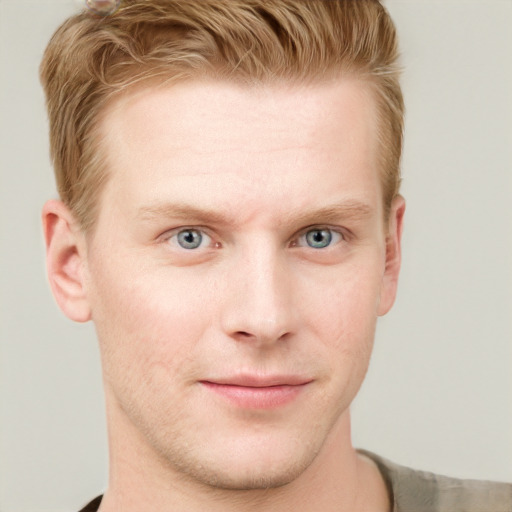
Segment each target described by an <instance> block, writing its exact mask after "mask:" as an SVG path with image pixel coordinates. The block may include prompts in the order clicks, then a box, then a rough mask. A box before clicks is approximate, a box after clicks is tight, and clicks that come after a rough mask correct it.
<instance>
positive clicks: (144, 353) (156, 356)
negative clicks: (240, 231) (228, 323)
mask: <svg viewBox="0 0 512 512" xmlns="http://www.w3.org/2000/svg"><path fill="white" fill-rule="evenodd" d="M169 274H172V272H165V273H164V272H150V271H148V270H147V269H146V271H137V270H136V269H133V268H131V269H128V268H122V267H121V266H119V265H118V266H116V267H115V268H112V267H111V268H110V269H109V268H105V267H104V268H103V269H102V270H101V271H99V272H97V273H96V275H95V279H94V287H93V288H94V291H93V307H92V310H93V320H94V323H95V325H96V329H97V332H98V338H99V341H100V347H101V351H102V357H103V359H104V361H103V363H104V367H105V370H106V371H108V372H109V373H112V372H115V373H117V374H118V373H119V372H122V373H124V374H125V375H126V374H128V373H129V374H131V375H132V376H133V374H134V373H141V374H143V375H145V376H146V377H145V378H147V377H148V376H149V375H152V374H153V373H154V371H155V370H157V369H158V368H160V369H161V370H162V369H164V371H166V372H167V373H169V372H171V371H172V372H173V373H175V372H177V371H178V372H179V371H180V369H181V368H182V367H183V364H182V363H183V362H184V361H185V360H189V359H191V358H193V356H194V354H193V351H194V348H195V347H196V345H197V341H198V340H199V339H200V338H201V337H202V336H203V335H204V332H205V330H206V329H208V325H209V324H210V322H209V320H210V318H211V316H212V315H213V314H214V313H213V311H212V310H211V309H212V307H213V305H214V302H213V301H212V300H208V297H207V294H208V291H207V290H205V289H201V288H198V287H197V286H193V283H192V284H191V283H190V281H189V280H187V279H177V278H175V276H172V275H169Z"/></svg>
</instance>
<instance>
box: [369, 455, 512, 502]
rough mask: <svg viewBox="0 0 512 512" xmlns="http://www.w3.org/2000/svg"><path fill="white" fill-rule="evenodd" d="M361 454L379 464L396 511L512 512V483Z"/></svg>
mask: <svg viewBox="0 0 512 512" xmlns="http://www.w3.org/2000/svg"><path fill="white" fill-rule="evenodd" d="M360 453H361V454H362V455H365V456H367V457H368V458H370V459H372V460H373V461H374V462H375V464H377V467H378V468H379V470H380V472H381V474H382V476H383V478H384V480H385V481H386V484H387V486H388V489H389V492H390V495H391V496H392V499H393V502H394V510H393V512H512V484H508V483H501V482H489V481H481V480H463V479H459V478H451V477H447V476H442V475H437V474H435V473H429V472H427V471H418V470H414V469H410V468H407V467H404V466H400V465H399V464H395V463H393V462H391V461H389V460H387V459H385V458H383V457H379V456H378V455H375V454H374V453H371V452H367V451H364V450H360Z"/></svg>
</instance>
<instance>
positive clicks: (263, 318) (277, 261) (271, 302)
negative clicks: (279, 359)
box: [224, 242, 294, 343]
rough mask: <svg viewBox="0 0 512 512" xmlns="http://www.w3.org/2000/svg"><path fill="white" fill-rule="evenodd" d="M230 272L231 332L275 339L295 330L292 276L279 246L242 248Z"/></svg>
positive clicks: (228, 321) (262, 340)
mask: <svg viewBox="0 0 512 512" xmlns="http://www.w3.org/2000/svg"><path fill="white" fill-rule="evenodd" d="M229 274H230V288H231V289H230V296H231V298H232V300H230V301H228V304H227V311H225V326H224V328H225V329H226V331H228V333H229V334H230V335H231V336H235V337H237V338H243V339H252V340H254V341H258V342H260V343H271V342H273V341H277V340H279V339H281V338H283V336H285V335H286V334H290V333H291V332H292V331H293V329H294V325H293V321H294V311H293V304H292V290H291V279H290V277H291V276H290V275H289V269H288V268H287V265H286V259H285V257H284V255H283V254H282V253H280V251H279V250H278V249H277V248H276V247H274V246H273V245H272V244H271V243H268V242H267V243H259V244H258V245H257V247H254V245H251V246H250V247H247V248H245V249H244V250H241V251H240V254H239V255H238V258H237V262H236V265H235V268H232V269H231V270H230V272H229Z"/></svg>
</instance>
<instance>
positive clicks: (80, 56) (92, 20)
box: [40, 0, 404, 230]
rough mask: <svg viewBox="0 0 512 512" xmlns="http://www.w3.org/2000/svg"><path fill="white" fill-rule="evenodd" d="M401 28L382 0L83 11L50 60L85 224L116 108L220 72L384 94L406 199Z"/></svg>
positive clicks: (387, 147) (73, 202)
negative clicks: (137, 90) (113, 104)
mask: <svg viewBox="0 0 512 512" xmlns="http://www.w3.org/2000/svg"><path fill="white" fill-rule="evenodd" d="M397 57H398V48H397V38H396V32H395V28H394V25H393V22H392V21H391V19H390V17H389V15H388V13H387V12H386V10H385V8H384V7H383V6H382V5H381V4H380V2H379V1H378V0H124V1H122V3H121V6H120V8H119V9H118V10H117V11H116V12H114V13H113V14H111V15H108V16H104V17H98V16H97V15H95V14H94V13H93V12H91V11H89V12H88V11H87V10H85V11H83V12H82V13H80V14H77V15H76V16H73V17H71V18H69V19H68V20H67V21H65V22H64V23H63V24H62V25H61V27H59V29H58V30H57V31H56V32H55V34H54V35H53V37H52V39H51V41H50V43H49V44H48V47H47V49H46V52H45V54H44V58H43V61H42V64H41V70H40V72H41V82H42V84H43V87H44V90H45V93H46V99H47V108H48V115H49V122H50V146H51V156H52V160H53V165H54V169H55V175H56V180H57V187H58V191H59V194H60V196H61V199H62V200H63V201H64V202H65V203H66V204H67V205H68V206H69V207H70V208H71V209H72V211H73V212H74V213H75V215H76V217H77V219H78V220H79V222H80V224H81V226H82V228H83V229H84V230H88V229H89V228H90V227H91V226H92V225H93V224H94V220H95V218H96V213H97V212H96V209H97V203H98V200H97V198H98V195H99V192H100V191H101V187H102V184H103V183H104V182H105V180H107V179H108V169H105V168H104V167H105V158H103V157H102V154H103V153H102V150H103V149H104V148H102V146H101V140H99V137H98V130H97V127H98V123H99V122H100V115H101V112H102V111H103V110H104V107H105V105H106V104H107V102H108V101H109V100H110V99H111V98H112V97H113V96H115V95H116V94H118V93H119V92H121V91H124V90H127V88H129V87H131V86H133V85H134V84H140V83H144V81H146V80H158V81H161V82H167V81H169V82H171V81H173V80H183V79H187V78H195V77H199V76H203V77H204V76H211V77H215V78H221V79H226V80H236V81H242V82H245V83H249V84H250V83H271V82H273V81H283V80H289V81H298V82H303V81H310V82H311V81H312V82H315V81H322V80H324V79H327V78H328V77H332V76H333V75H338V74H341V73H345V72H346V73H350V74H355V75H356V76H358V77H361V78H363V79H364V80H366V81H367V82H368V83H369V84H370V85H371V86H373V89H374V91H375V94H376V98H377V105H378V113H379V122H380V144H381V172H382V185H383V190H384V204H385V205H386V211H387V210H388V209H389V206H390V204H391V201H392V199H393V198H394V197H395V196H396V194H398V189H399V184H400V155H401V151H402V131H403V115H404V105H403V99H402V93H401V89H400V85H399V81H398V78H399V70H398V67H397Z"/></svg>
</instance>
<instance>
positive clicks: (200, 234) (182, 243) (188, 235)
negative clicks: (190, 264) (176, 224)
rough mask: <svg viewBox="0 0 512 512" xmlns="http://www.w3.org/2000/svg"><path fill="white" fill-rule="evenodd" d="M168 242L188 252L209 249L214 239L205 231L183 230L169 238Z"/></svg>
mask: <svg viewBox="0 0 512 512" xmlns="http://www.w3.org/2000/svg"><path fill="white" fill-rule="evenodd" d="M167 241H168V242H169V243H170V244H171V245H174V246H175V247H176V246H177V247H180V248H182V249H186V250H188V251H192V250H195V249H200V248H201V247H208V246H210V245H211V243H212V239H211V238H210V237H209V236H208V235H207V234H206V233H205V232H204V231H201V230H200V229H196V228H186V229H181V230H179V231H177V232H175V233H174V234H172V235H171V236H169V237H168V238H167Z"/></svg>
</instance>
